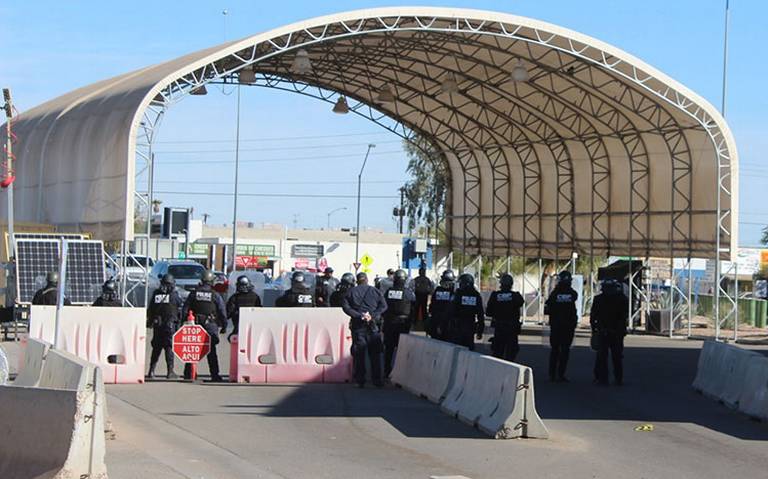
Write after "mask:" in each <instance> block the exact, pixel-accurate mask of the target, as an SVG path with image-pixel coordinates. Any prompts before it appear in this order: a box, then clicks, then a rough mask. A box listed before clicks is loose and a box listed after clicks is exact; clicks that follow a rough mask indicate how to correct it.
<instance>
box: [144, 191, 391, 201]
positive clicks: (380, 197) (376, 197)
mask: <svg viewBox="0 0 768 479" xmlns="http://www.w3.org/2000/svg"><path fill="white" fill-rule="evenodd" d="M155 194H157V195H194V196H232V195H234V193H223V192H208V191H204V192H198V191H195V192H194V193H191V192H189V191H155ZM237 195H238V196H250V197H257V198H316V199H317V198H328V199H355V198H357V195H312V194H300V193H295V194H294V193H238V194H237ZM361 198H366V199H371V200H390V199H399V198H400V197H399V196H397V195H391V196H388V195H364V196H361Z"/></svg>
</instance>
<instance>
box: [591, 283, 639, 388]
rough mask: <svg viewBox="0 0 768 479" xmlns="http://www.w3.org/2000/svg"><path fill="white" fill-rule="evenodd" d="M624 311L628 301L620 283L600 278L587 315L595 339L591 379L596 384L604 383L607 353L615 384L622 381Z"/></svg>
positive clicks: (625, 330) (606, 372) (626, 314)
mask: <svg viewBox="0 0 768 479" xmlns="http://www.w3.org/2000/svg"><path fill="white" fill-rule="evenodd" d="M628 310H629V300H627V297H626V296H624V292H623V291H622V288H621V284H619V282H618V281H616V280H612V279H608V280H605V281H603V283H602V284H601V292H600V294H598V295H597V296H595V299H594V301H593V302H592V309H591V311H590V315H589V322H590V325H591V326H592V334H594V335H595V336H596V339H597V357H596V358H595V376H596V377H595V381H596V382H597V383H598V384H601V385H607V384H608V353H609V352H610V353H611V362H612V363H613V377H614V380H615V384H616V385H618V386H620V385H621V384H622V383H623V381H624V365H623V360H624V357H623V354H624V336H626V334H627V316H628Z"/></svg>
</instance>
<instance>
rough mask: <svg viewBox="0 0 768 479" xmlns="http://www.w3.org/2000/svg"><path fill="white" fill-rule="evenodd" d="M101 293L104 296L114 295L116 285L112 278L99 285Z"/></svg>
mask: <svg viewBox="0 0 768 479" xmlns="http://www.w3.org/2000/svg"><path fill="white" fill-rule="evenodd" d="M101 292H102V293H104V294H116V293H117V283H115V280H114V279H112V278H110V279H108V280H106V281H105V282H104V284H103V285H101Z"/></svg>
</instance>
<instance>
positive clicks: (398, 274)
mask: <svg viewBox="0 0 768 479" xmlns="http://www.w3.org/2000/svg"><path fill="white" fill-rule="evenodd" d="M407 279H408V273H406V272H405V271H403V270H402V269H398V270H397V271H395V286H398V287H399V286H403V285H405V281H406V280H407Z"/></svg>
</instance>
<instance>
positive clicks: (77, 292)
mask: <svg viewBox="0 0 768 479" xmlns="http://www.w3.org/2000/svg"><path fill="white" fill-rule="evenodd" d="M67 250H68V255H67V285H66V296H67V298H69V300H70V301H72V303H73V304H78V303H81V304H91V303H93V301H94V300H95V299H96V298H98V297H99V294H101V285H102V284H103V283H104V245H103V244H102V242H101V241H88V240H81V241H67Z"/></svg>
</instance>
